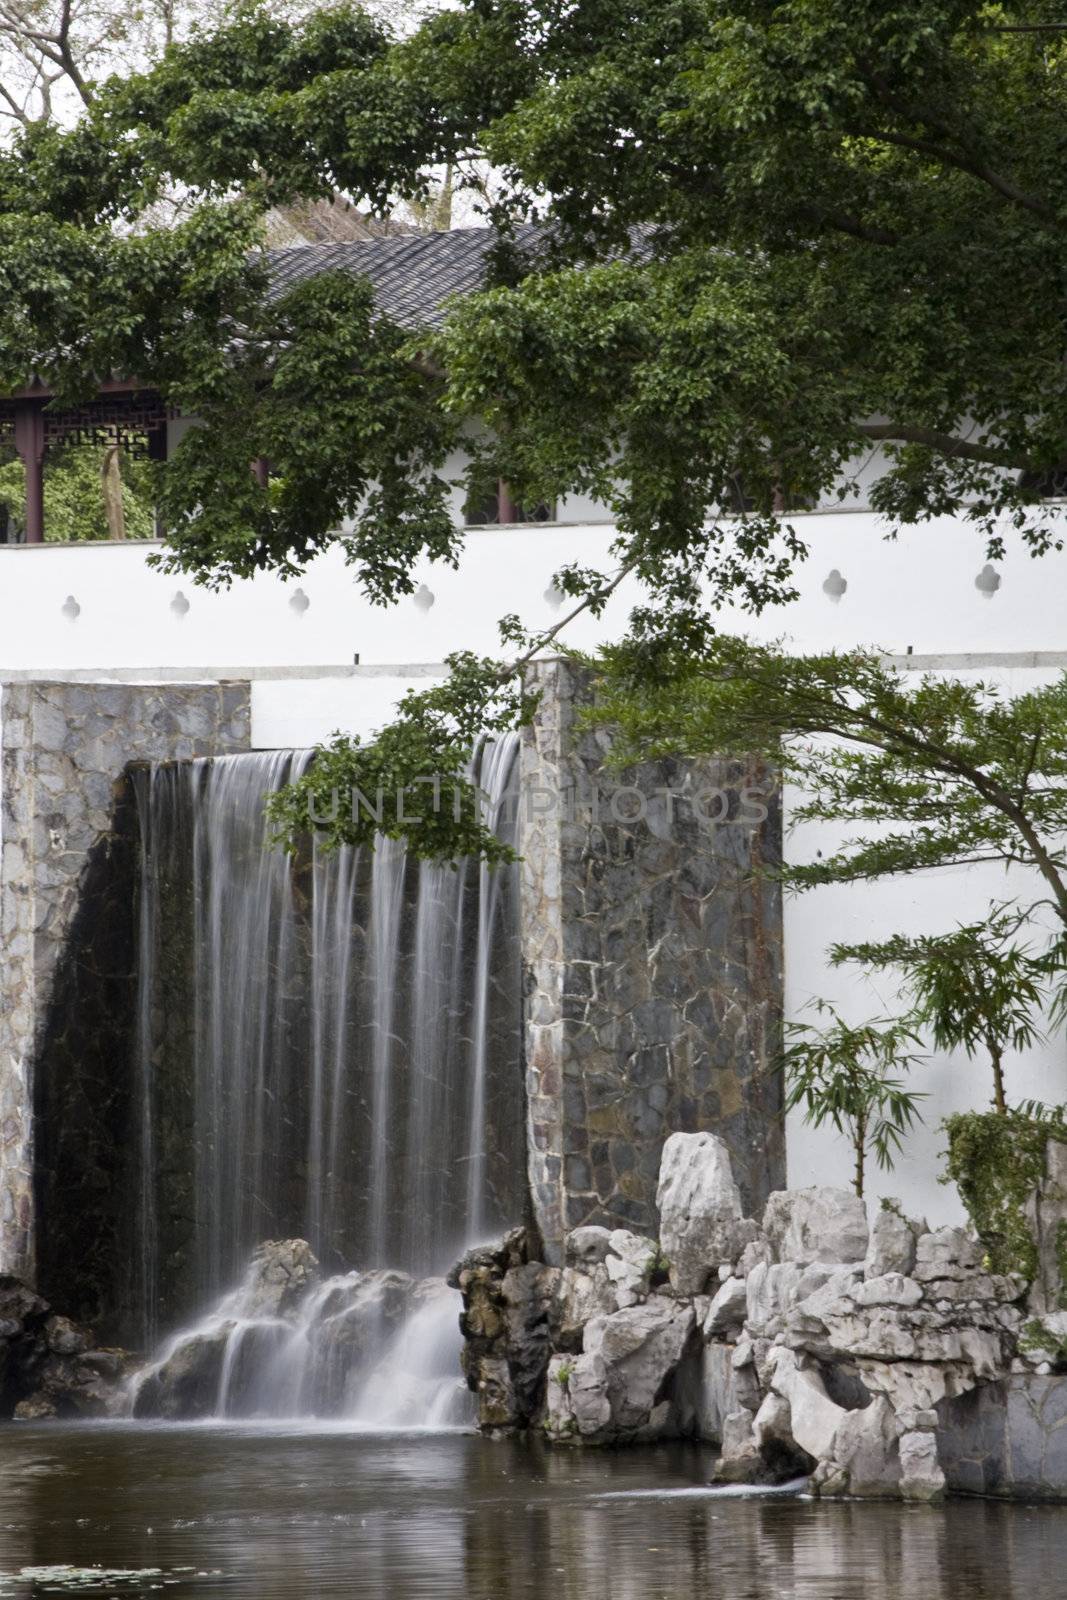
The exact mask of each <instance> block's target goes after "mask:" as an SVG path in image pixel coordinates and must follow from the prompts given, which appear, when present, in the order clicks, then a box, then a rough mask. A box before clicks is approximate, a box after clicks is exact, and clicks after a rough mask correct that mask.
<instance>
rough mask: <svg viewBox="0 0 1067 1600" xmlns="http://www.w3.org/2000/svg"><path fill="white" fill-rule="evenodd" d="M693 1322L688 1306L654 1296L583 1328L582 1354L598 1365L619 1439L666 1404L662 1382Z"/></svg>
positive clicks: (682, 1351)
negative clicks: (599, 1363)
mask: <svg viewBox="0 0 1067 1600" xmlns="http://www.w3.org/2000/svg"><path fill="white" fill-rule="evenodd" d="M695 1321H696V1319H695V1316H694V1312H693V1308H692V1306H690V1305H683V1304H679V1303H678V1302H677V1301H674V1300H670V1299H668V1298H667V1297H666V1296H663V1295H654V1296H653V1297H652V1299H650V1300H647V1301H645V1303H644V1304H643V1305H638V1306H627V1307H626V1308H625V1309H624V1310H621V1311H616V1312H614V1313H613V1315H611V1316H609V1317H595V1318H594V1319H593V1321H592V1322H591V1323H589V1325H588V1326H587V1328H586V1330H585V1348H584V1354H585V1355H586V1356H596V1357H599V1359H600V1361H601V1362H602V1363H603V1367H604V1392H605V1394H606V1396H607V1400H608V1404H609V1407H610V1414H611V1426H612V1429H613V1431H615V1432H616V1433H619V1434H625V1433H628V1432H632V1431H633V1430H634V1429H636V1428H640V1427H643V1426H644V1425H645V1424H647V1423H648V1421H649V1418H650V1416H651V1413H652V1410H653V1407H655V1406H656V1405H657V1404H658V1403H659V1402H660V1401H662V1400H664V1399H666V1398H667V1393H666V1391H667V1385H668V1382H669V1380H670V1379H671V1378H672V1377H673V1375H674V1372H675V1370H676V1368H677V1367H678V1364H679V1362H680V1361H681V1359H682V1356H683V1355H684V1354H685V1350H686V1346H687V1344H688V1343H689V1340H690V1336H691V1335H692V1333H693V1330H694V1326H695ZM583 1373H584V1369H583ZM576 1415H577V1413H576Z"/></svg>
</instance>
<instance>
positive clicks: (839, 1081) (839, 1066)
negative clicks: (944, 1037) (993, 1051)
mask: <svg viewBox="0 0 1067 1600" xmlns="http://www.w3.org/2000/svg"><path fill="white" fill-rule="evenodd" d="M816 1010H817V1011H818V1012H819V1013H820V1014H826V1015H828V1016H829V1017H830V1019H831V1021H830V1024H829V1026H827V1027H825V1028H821V1029H820V1028H817V1027H813V1026H811V1025H809V1024H807V1023H788V1024H787V1025H786V1034H787V1036H788V1037H789V1038H790V1039H791V1040H792V1043H791V1044H789V1045H788V1046H787V1048H786V1051H785V1075H786V1110H787V1111H791V1110H792V1109H793V1107H794V1106H803V1107H804V1110H805V1118H804V1120H805V1121H806V1122H810V1123H812V1124H813V1125H814V1126H815V1127H817V1128H820V1127H822V1126H824V1125H825V1124H827V1123H828V1124H829V1125H830V1126H831V1127H833V1128H835V1129H836V1130H837V1132H838V1133H842V1134H844V1135H845V1136H846V1137H847V1138H848V1139H849V1140H850V1142H851V1144H852V1148H853V1151H854V1153H855V1158H856V1166H855V1178H854V1181H853V1187H854V1188H855V1190H856V1193H857V1194H858V1195H859V1196H860V1197H861V1198H862V1195H863V1190H864V1178H865V1168H866V1161H867V1156H868V1153H873V1154H874V1156H875V1158H876V1160H877V1162H878V1165H879V1166H880V1167H882V1168H883V1169H884V1170H886V1171H888V1170H889V1169H890V1168H891V1167H892V1165H893V1158H894V1155H895V1154H896V1152H897V1151H899V1150H900V1149H901V1147H902V1142H903V1135H904V1134H905V1133H907V1132H908V1130H909V1129H910V1128H911V1127H912V1126H913V1124H914V1123H915V1121H916V1120H918V1121H921V1120H922V1119H921V1117H919V1115H918V1103H919V1101H920V1100H924V1099H925V1098H926V1096H925V1095H924V1094H920V1093H918V1092H917V1091H916V1090H913V1089H908V1088H907V1087H906V1086H905V1083H904V1080H903V1078H902V1077H901V1076H899V1074H900V1073H902V1072H906V1071H907V1070H908V1068H909V1067H911V1066H912V1065H913V1064H914V1062H915V1061H916V1060H917V1059H918V1058H917V1057H916V1056H915V1054H914V1053H913V1052H912V1051H910V1050H909V1049H908V1048H907V1047H908V1046H909V1045H918V1044H919V1043H920V1042H921V1041H920V1040H919V1038H918V1036H917V1035H916V1034H915V1033H914V1032H913V1030H912V1028H911V1027H910V1026H909V1025H908V1024H906V1023H904V1022H894V1021H890V1020H889V1019H888V1018H885V1017H879V1018H876V1019H875V1020H873V1021H871V1022H865V1023H861V1024H859V1025H858V1026H855V1027H853V1026H851V1025H850V1024H849V1023H847V1022H845V1021H844V1019H843V1018H842V1017H841V1016H840V1015H839V1014H838V1013H837V1011H835V1010H834V1008H833V1006H831V1005H829V1004H827V1002H825V1001H821V1000H820V1001H817V1002H816Z"/></svg>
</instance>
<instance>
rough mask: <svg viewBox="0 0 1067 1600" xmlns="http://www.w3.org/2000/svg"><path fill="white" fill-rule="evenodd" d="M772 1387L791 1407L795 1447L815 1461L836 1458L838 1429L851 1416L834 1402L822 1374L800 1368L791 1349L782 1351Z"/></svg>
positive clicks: (775, 1366)
mask: <svg viewBox="0 0 1067 1600" xmlns="http://www.w3.org/2000/svg"><path fill="white" fill-rule="evenodd" d="M771 1388H772V1390H773V1392H774V1393H775V1394H777V1395H780V1396H781V1397H782V1399H784V1400H786V1401H787V1402H788V1404H789V1415H790V1428H791V1434H792V1439H793V1442H794V1444H796V1445H799V1447H800V1449H801V1450H803V1451H804V1452H805V1453H806V1454H807V1455H809V1456H811V1457H812V1458H813V1459H814V1460H815V1461H821V1460H829V1459H832V1458H833V1454H834V1439H835V1438H836V1435H837V1429H838V1426H839V1424H840V1423H841V1420H842V1418H843V1417H845V1416H847V1415H848V1413H847V1412H846V1411H845V1408H844V1407H843V1406H839V1405H836V1404H835V1403H834V1401H833V1400H831V1399H830V1397H829V1395H828V1394H827V1393H826V1388H825V1385H824V1384H823V1381H822V1379H821V1378H820V1377H819V1374H818V1373H817V1372H816V1371H815V1370H814V1369H813V1368H803V1369H802V1368H801V1367H799V1366H798V1365H797V1358H796V1356H795V1355H794V1354H793V1352H792V1351H791V1350H784V1349H779V1350H778V1351H777V1353H776V1358H775V1361H774V1375H773V1377H772V1379H771Z"/></svg>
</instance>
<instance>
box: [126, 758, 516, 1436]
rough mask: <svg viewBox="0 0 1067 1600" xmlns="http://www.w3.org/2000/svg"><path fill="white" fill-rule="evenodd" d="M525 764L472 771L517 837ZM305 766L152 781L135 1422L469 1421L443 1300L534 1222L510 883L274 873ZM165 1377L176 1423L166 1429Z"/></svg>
mask: <svg viewBox="0 0 1067 1600" xmlns="http://www.w3.org/2000/svg"><path fill="white" fill-rule="evenodd" d="M517 752H518V741H517V737H516V736H509V737H505V738H503V739H500V740H498V741H489V740H487V741H486V742H485V743H484V745H483V747H482V748H481V750H480V752H479V754H478V757H477V759H476V761H475V766H474V772H473V776H474V778H475V781H476V782H478V784H479V785H480V787H481V788H482V789H483V791H484V795H485V801H484V804H485V808H486V815H487V818H488V819H489V820H490V821H491V823H492V825H493V826H494V827H495V828H496V829H497V831H498V832H499V833H500V834H501V836H502V837H510V833H509V830H511V829H513V827H514V805H513V804H512V803H511V802H512V800H513V797H514V794H515V784H516V767H517ZM310 759H311V757H310V755H309V754H308V753H306V752H292V751H280V752H270V753H263V754H254V755H248V756H231V757H225V758H220V759H215V760H205V761H191V762H179V763H168V764H159V765H155V766H150V767H145V768H143V769H141V770H140V772H139V773H138V775H137V801H138V814H139V822H140V829H141V898H140V932H139V974H138V985H139V988H138V1026H137V1040H136V1056H137V1072H136V1084H137V1105H136V1108H135V1114H136V1123H137V1130H136V1138H135V1140H134V1143H135V1144H136V1145H137V1147H138V1150H139V1166H140V1183H139V1195H138V1204H137V1217H136V1226H135V1230H134V1231H135V1235H136V1239H135V1248H134V1249H133V1251H132V1252H131V1254H132V1269H131V1286H130V1303H131V1305H132V1306H134V1307H135V1308H136V1309H137V1311H138V1314H139V1320H140V1327H139V1330H138V1331H139V1333H140V1337H141V1339H142V1341H143V1343H144V1346H145V1348H147V1349H151V1350H154V1351H155V1352H156V1359H155V1362H154V1364H153V1366H152V1367H151V1368H150V1369H149V1372H148V1375H147V1377H146V1378H145V1379H144V1380H142V1382H141V1385H140V1390H141V1394H142V1398H141V1401H140V1404H141V1406H142V1409H148V1410H151V1407H152V1406H153V1405H158V1406H159V1407H160V1409H159V1410H158V1414H175V1415H187V1414H190V1411H189V1410H188V1409H187V1410H182V1409H180V1407H181V1405H187V1406H188V1407H190V1408H191V1414H213V1415H225V1416H233V1415H240V1416H273V1417H278V1416H299V1415H314V1416H333V1417H337V1416H342V1417H348V1418H350V1419H352V1420H353V1421H356V1422H362V1423H365V1424H366V1425H368V1426H381V1427H385V1426H396V1425H416V1424H422V1425H432V1424H442V1423H448V1422H454V1421H459V1420H462V1416H463V1414H464V1411H463V1405H462V1403H461V1401H460V1400H459V1399H458V1398H457V1392H458V1391H459V1390H460V1389H461V1385H460V1384H459V1382H458V1374H459V1366H458V1351H459V1334H458V1325H457V1313H458V1309H459V1307H458V1296H457V1295H456V1294H455V1293H454V1292H453V1291H451V1290H449V1289H447V1288H446V1287H445V1285H444V1283H443V1280H442V1276H441V1275H442V1274H443V1272H444V1271H446V1270H447V1268H448V1266H449V1265H451V1263H452V1262H453V1261H454V1260H455V1259H456V1257H457V1256H458V1255H459V1254H460V1253H461V1252H462V1250H463V1249H464V1248H465V1247H467V1246H468V1245H469V1244H471V1243H472V1242H476V1241H479V1240H482V1239H484V1238H486V1237H488V1236H489V1235H491V1234H492V1233H493V1232H494V1231H499V1230H500V1229H501V1228H502V1227H504V1226H508V1225H512V1224H513V1223H514V1222H515V1221H516V1220H518V1219H520V1218H521V1216H522V1214H523V1193H524V1178H523V1169H524V1135H523V1120H524V1114H523V1099H522V1094H523V1090H522V1079H521V1048H520V1039H519V1015H520V999H519V981H520V974H519V961H518V941H517V926H516V924H517V885H516V873H515V870H514V869H513V868H509V867H503V868H500V869H497V870H494V871H490V870H489V869H488V868H487V867H485V866H483V865H479V864H476V863H471V862H466V861H463V862H460V863H458V864H457V865H456V867H455V868H453V867H450V866H447V865H444V866H442V865H436V864H428V863H420V862H417V861H414V860H411V859H409V858H408V856H407V854H406V852H405V851H404V849H403V847H402V846H401V845H399V844H397V843H396V842H394V841H388V840H385V839H382V838H379V840H378V848H376V849H374V850H370V849H366V850H363V851H360V850H357V849H353V848H349V847H344V848H341V849H339V850H336V851H333V852H329V851H327V850H325V849H323V848H322V846H321V845H320V844H319V843H318V842H314V843H309V844H308V845H307V847H306V848H305V850H304V851H303V853H302V854H299V855H298V856H297V857H296V858H292V857H287V856H286V855H285V854H284V853H283V852H282V851H280V850H278V849H275V848H271V847H269V846H268V845H267V844H266V842H265V822H264V815H263V799H264V796H265V794H268V793H270V792H272V791H274V790H276V789H278V788H279V787H281V786H282V785H283V784H285V783H286V782H288V781H290V780H291V779H292V778H294V777H296V776H299V774H300V773H301V772H302V771H304V770H305V767H306V764H307V762H308V761H309V760H310ZM300 1240H304V1241H306V1242H307V1245H308V1246H309V1247H310V1252H311V1254H310V1255H301V1254H300V1253H299V1252H297V1256H296V1257H294V1256H293V1254H292V1250H291V1249H290V1250H289V1253H288V1254H286V1251H285V1250H281V1254H280V1255H279V1248H280V1247H278V1246H272V1247H271V1248H270V1249H268V1250H267V1252H266V1254H264V1253H263V1252H262V1251H261V1252H260V1254H259V1255H258V1256H256V1258H255V1259H254V1260H253V1263H252V1265H251V1267H250V1266H249V1260H250V1258H252V1257H253V1253H254V1252H256V1251H257V1250H259V1248H260V1247H261V1246H263V1245H264V1244H265V1242H266V1241H300ZM271 1249H273V1250H274V1254H273V1255H272V1254H271ZM312 1257H313V1258H314V1259H312ZM294 1261H295V1262H296V1269H295V1270H297V1271H298V1275H299V1276H300V1286H299V1287H300V1293H299V1294H298V1293H296V1292H295V1291H293V1292H292V1293H290V1291H289V1289H288V1288H286V1289H285V1290H284V1292H281V1293H279V1291H278V1282H279V1281H280V1279H279V1274H281V1276H282V1277H283V1278H284V1277H285V1274H286V1273H287V1272H290V1270H292V1269H294ZM286 1283H287V1284H288V1279H286ZM161 1341H162V1342H161ZM168 1364H169V1365H168ZM175 1372H179V1373H180V1376H181V1379H182V1383H183V1384H184V1386H185V1387H184V1389H183V1390H182V1393H183V1394H184V1396H185V1399H184V1400H175V1399H173V1398H172V1399H171V1400H169V1401H167V1400H165V1399H164V1400H163V1401H159V1400H158V1393H157V1391H159V1392H162V1391H161V1384H162V1386H163V1387H165V1384H163V1380H161V1379H160V1374H161V1373H162V1374H163V1379H167V1376H168V1374H171V1375H173V1374H174V1373H175ZM153 1396H154V1397H155V1398H153ZM167 1405H170V1406H171V1407H172V1412H168V1411H167V1409H166V1408H167Z"/></svg>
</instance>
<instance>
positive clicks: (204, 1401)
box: [133, 1322, 236, 1420]
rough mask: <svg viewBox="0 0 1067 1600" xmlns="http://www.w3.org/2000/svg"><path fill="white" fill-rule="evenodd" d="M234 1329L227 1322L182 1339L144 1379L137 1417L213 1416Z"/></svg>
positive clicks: (136, 1401) (139, 1390)
mask: <svg viewBox="0 0 1067 1600" xmlns="http://www.w3.org/2000/svg"><path fill="white" fill-rule="evenodd" d="M235 1326H236V1324H235V1323H233V1322H224V1323H221V1324H220V1325H219V1326H218V1327H215V1328H213V1329H210V1330H209V1331H206V1332H200V1333H194V1334H189V1335H187V1336H186V1337H185V1338H182V1339H180V1340H179V1341H178V1342H177V1344H176V1345H175V1346H174V1347H173V1348H172V1349H171V1351H170V1353H169V1354H168V1355H167V1356H165V1358H164V1359H163V1361H161V1362H160V1363H159V1364H158V1365H157V1366H155V1367H150V1368H149V1369H148V1371H147V1372H146V1373H145V1375H144V1377H143V1378H142V1379H141V1382H140V1384H139V1385H138V1388H137V1393H136V1395H135V1397H134V1403H133V1414H134V1416H135V1417H159V1418H165V1419H170V1420H173V1419H178V1418H188V1419H196V1418H200V1417H210V1416H213V1415H214V1413H215V1409H216V1406H217V1403H218V1397H219V1383H220V1379H221V1377H222V1366H223V1362H224V1360H225V1358H226V1347H227V1345H228V1344H229V1340H230V1334H231V1333H232V1332H233V1329H234V1327H235Z"/></svg>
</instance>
